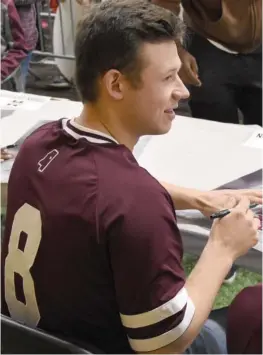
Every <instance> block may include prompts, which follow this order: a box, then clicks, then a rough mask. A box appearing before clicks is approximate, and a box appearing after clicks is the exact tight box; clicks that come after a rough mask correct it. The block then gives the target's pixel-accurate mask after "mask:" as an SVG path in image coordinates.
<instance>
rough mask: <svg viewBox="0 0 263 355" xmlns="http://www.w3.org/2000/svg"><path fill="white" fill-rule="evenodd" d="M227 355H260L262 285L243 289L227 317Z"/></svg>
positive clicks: (232, 304)
mask: <svg viewBox="0 0 263 355" xmlns="http://www.w3.org/2000/svg"><path fill="white" fill-rule="evenodd" d="M227 349H228V353H229V354H262V284H258V285H255V286H250V287H247V288H245V289H243V290H242V291H241V292H240V293H239V294H238V295H237V296H236V298H235V299H234V301H233V302H232V303H231V305H230V307H229V310H228V317H227Z"/></svg>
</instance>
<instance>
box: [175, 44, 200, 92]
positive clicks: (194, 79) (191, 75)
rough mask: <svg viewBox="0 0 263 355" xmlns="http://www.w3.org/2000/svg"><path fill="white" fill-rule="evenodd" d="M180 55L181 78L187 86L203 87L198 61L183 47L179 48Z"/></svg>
mask: <svg viewBox="0 0 263 355" xmlns="http://www.w3.org/2000/svg"><path fill="white" fill-rule="evenodd" d="M178 54H179V57H180V59H181V62H182V67H181V69H180V71H179V76H180V78H181V79H182V81H183V83H184V84H186V85H194V86H201V85H202V83H201V81H200V80H199V77H198V65H197V62H196V59H195V58H194V57H193V56H192V55H191V54H190V53H189V52H187V51H186V50H185V49H184V48H183V47H182V46H178Z"/></svg>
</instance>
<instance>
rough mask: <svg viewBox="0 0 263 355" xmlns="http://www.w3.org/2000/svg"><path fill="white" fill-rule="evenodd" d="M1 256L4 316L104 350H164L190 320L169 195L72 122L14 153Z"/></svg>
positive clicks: (127, 155)
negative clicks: (161, 348)
mask: <svg viewBox="0 0 263 355" xmlns="http://www.w3.org/2000/svg"><path fill="white" fill-rule="evenodd" d="M2 253H3V255H2V263H3V267H2V273H3V277H2V282H3V285H2V292H3V297H2V300H3V302H2V303H3V311H4V313H7V314H9V315H11V316H12V317H13V318H14V319H17V320H19V321H22V322H24V323H26V324H29V325H30V326H33V327H35V326H38V327H40V328H42V329H44V330H46V331H49V332H51V333H53V334H56V335H59V336H62V337H66V338H70V339H74V340H76V341H80V342H81V343H83V342H84V343H85V341H89V342H90V343H92V344H94V345H95V346H97V347H99V348H100V349H101V350H103V351H104V352H108V353H129V352H132V351H138V352H141V351H151V350H154V349H157V348H160V347H163V346H165V345H167V344H169V343H171V342H173V341H175V340H176V339H177V338H178V337H180V336H181V335H182V334H183V333H184V332H185V330H186V329H187V328H188V326H189V324H190V322H191V320H192V318H193V315H194V305H193V303H192V301H191V299H190V298H189V296H188V294H187V291H186V289H185V287H184V284H185V275H184V272H183V268H182V241H181V237H180V233H179V231H178V228H177V225H176V220H175V212H174V207H173V203H172V200H171V198H170V196H169V194H168V193H167V191H166V190H165V189H164V188H163V187H162V186H161V185H160V184H159V183H158V182H157V181H156V180H155V179H154V178H153V177H152V176H150V175H149V174H148V173H147V172H146V171H145V170H144V169H142V168H141V167H140V166H139V165H138V164H137V161H136V160H135V158H134V157H133V155H132V153H131V152H130V151H129V150H128V149H127V148H126V147H125V146H123V145H119V144H118V143H117V142H116V141H115V140H114V139H113V138H111V137H110V136H107V135H105V134H102V133H100V132H97V131H93V130H90V129H87V128H84V127H82V126H80V125H78V124H77V123H76V122H74V121H72V120H68V119H63V120H60V121H58V122H52V123H48V124H47V125H45V126H42V127H41V128H40V129H38V130H37V131H35V132H34V133H33V134H32V135H31V136H30V137H28V138H27V139H26V141H25V142H24V144H23V145H22V147H21V149H20V152H19V154H18V156H17V158H16V160H15V163H14V166H13V169H12V171H11V176H10V180H9V188H8V207H7V220H6V232H5V237H4V242H3V252H2Z"/></svg>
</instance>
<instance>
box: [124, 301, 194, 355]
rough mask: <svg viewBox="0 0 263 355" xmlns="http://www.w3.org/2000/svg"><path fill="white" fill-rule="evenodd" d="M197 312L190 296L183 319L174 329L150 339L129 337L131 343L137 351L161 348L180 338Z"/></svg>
mask: <svg viewBox="0 0 263 355" xmlns="http://www.w3.org/2000/svg"><path fill="white" fill-rule="evenodd" d="M194 313H195V306H194V304H193V302H192V300H191V299H190V298H188V301H187V306H186V310H185V314H184V318H183V320H182V321H181V322H180V323H179V324H178V325H177V326H176V327H175V328H173V329H171V330H169V331H168V332H166V333H163V334H161V335H158V336H156V337H153V338H148V339H131V338H129V337H128V340H129V343H130V345H131V347H132V349H133V350H135V351H136V352H149V351H153V350H156V349H160V348H162V347H164V346H166V345H168V344H170V343H172V342H174V341H175V340H176V339H178V338H179V337H180V336H181V335H182V334H183V333H184V332H185V331H186V329H187V328H188V327H189V325H190V323H191V321H192V319H193V316H194Z"/></svg>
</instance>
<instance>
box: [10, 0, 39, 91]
mask: <svg viewBox="0 0 263 355" xmlns="http://www.w3.org/2000/svg"><path fill="white" fill-rule="evenodd" d="M14 1H15V6H16V8H17V11H18V14H19V17H20V21H21V26H22V28H23V31H24V35H25V42H26V46H27V49H28V55H27V57H26V58H25V59H24V61H23V63H22V66H21V69H22V75H23V80H24V85H25V84H26V77H27V74H28V69H29V63H30V60H31V57H32V51H33V50H34V49H35V48H36V44H37V40H38V30H37V23H36V1H37V0H14Z"/></svg>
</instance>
